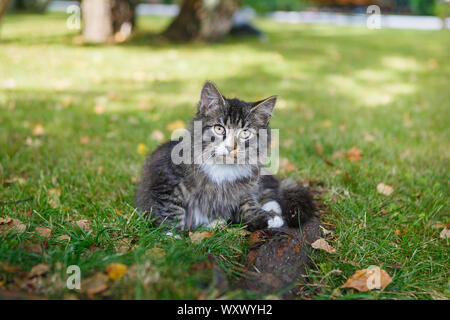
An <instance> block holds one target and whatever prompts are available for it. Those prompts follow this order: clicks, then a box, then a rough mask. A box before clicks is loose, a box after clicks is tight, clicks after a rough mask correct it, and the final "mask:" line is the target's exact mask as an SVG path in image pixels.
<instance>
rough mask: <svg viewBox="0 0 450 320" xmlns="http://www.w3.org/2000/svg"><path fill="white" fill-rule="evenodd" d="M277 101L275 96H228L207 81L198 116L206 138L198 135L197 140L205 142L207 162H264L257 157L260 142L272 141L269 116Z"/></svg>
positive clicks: (197, 118) (203, 151)
mask: <svg viewBox="0 0 450 320" xmlns="http://www.w3.org/2000/svg"><path fill="white" fill-rule="evenodd" d="M275 102H276V97H275V96H272V97H269V98H267V99H264V100H261V101H256V102H244V101H242V100H238V99H227V98H225V97H224V96H223V95H222V94H221V93H220V92H219V90H218V89H217V87H216V86H215V85H214V84H213V83H212V82H206V83H205V85H204V86H203V89H202V92H201V97H200V102H199V105H198V110H197V114H196V116H195V118H194V121H199V122H200V123H201V128H202V139H198V140H200V141H195V139H194V144H196V143H197V145H199V144H200V143H201V146H202V157H203V163H205V162H206V163H211V164H219V163H220V164H222V163H227V164H260V161H259V160H261V159H255V157H256V158H259V156H260V153H261V143H260V142H263V145H264V143H266V144H267V146H268V145H269V144H270V128H269V120H270V117H271V115H272V111H273V108H274V107H275ZM266 134H267V135H266ZM263 139H265V140H266V142H264V141H263ZM265 152H267V150H265Z"/></svg>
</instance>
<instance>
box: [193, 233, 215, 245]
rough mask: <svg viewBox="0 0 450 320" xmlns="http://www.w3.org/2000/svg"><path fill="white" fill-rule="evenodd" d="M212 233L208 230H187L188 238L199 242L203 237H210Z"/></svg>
mask: <svg viewBox="0 0 450 320" xmlns="http://www.w3.org/2000/svg"><path fill="white" fill-rule="evenodd" d="M212 235H213V232H208V231H202V232H200V231H198V232H189V238H191V241H192V242H193V243H200V242H202V241H203V239H206V238H210V237H211V236H212Z"/></svg>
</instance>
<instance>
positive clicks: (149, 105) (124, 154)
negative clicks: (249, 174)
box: [0, 14, 450, 299]
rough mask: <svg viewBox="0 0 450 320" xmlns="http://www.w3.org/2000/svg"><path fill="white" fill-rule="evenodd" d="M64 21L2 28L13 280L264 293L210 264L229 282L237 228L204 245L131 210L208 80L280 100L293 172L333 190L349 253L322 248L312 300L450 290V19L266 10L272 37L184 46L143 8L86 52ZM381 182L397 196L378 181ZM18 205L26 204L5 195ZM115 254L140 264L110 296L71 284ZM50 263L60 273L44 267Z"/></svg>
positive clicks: (0, 95) (20, 19)
mask: <svg viewBox="0 0 450 320" xmlns="http://www.w3.org/2000/svg"><path fill="white" fill-rule="evenodd" d="M65 19H66V17H65V15H61V14H47V15H10V16H7V17H6V18H5V20H4V23H3V26H2V28H1V42H0V150H1V152H0V201H1V202H3V203H2V204H1V206H0V212H1V216H2V217H3V219H7V218H6V217H10V218H13V219H17V220H13V222H10V223H9V225H8V224H6V222H5V221H4V223H3V224H2V225H0V261H1V262H0V290H2V289H3V290H10V291H26V292H28V293H30V294H38V295H44V296H46V297H50V298H76V297H79V298H86V297H87V298H130V299H134V298H137V299H147V298H150V299H197V298H218V297H223V298H242V297H249V296H248V294H247V293H245V292H239V291H235V290H227V291H225V292H220V291H219V290H217V289H216V288H215V286H214V285H212V284H211V272H210V269H209V268H208V263H206V262H205V261H206V260H205V259H206V257H207V256H208V254H213V255H215V256H216V257H217V260H218V263H219V265H220V267H221V268H222V269H223V270H224V271H225V272H227V273H228V275H229V277H230V279H233V278H234V277H236V276H237V275H239V273H240V270H241V267H240V266H241V264H242V263H243V261H244V258H245V253H246V250H247V249H248V241H247V238H246V237H245V236H243V235H242V233H241V232H239V229H231V232H228V231H229V230H227V229H225V230H218V231H216V232H215V233H214V234H213V235H212V236H211V237H210V238H207V239H205V240H204V241H202V242H200V243H192V242H191V241H190V238H189V237H182V238H181V239H173V238H169V237H165V236H163V233H162V230H161V229H159V228H155V227H152V225H151V224H150V223H149V222H148V221H146V220H145V219H143V217H142V216H141V215H140V214H139V213H138V212H136V211H135V210H134V208H133V196H134V192H135V190H136V187H137V184H138V181H139V175H140V170H141V166H142V164H143V161H144V159H145V156H146V154H147V153H148V152H151V151H152V150H153V149H155V148H156V146H157V145H158V144H159V143H160V141H161V134H162V135H164V138H165V139H169V137H170V130H169V129H171V127H174V126H176V125H177V124H178V123H179V121H178V120H180V121H183V122H184V123H186V122H187V121H189V119H190V118H191V117H192V116H193V114H194V112H195V108H196V103H197V101H198V98H199V93H200V89H201V86H202V84H203V82H204V81H205V80H207V79H209V80H212V81H214V82H215V83H216V84H217V85H218V87H219V88H220V89H221V90H222V92H223V93H224V94H225V95H227V96H237V97H240V98H242V99H246V100H256V99H260V98H263V97H267V96H270V95H274V94H277V95H278V96H279V102H278V105H277V107H276V110H275V114H274V117H273V119H272V121H271V124H272V128H277V129H280V155H281V157H282V158H283V159H282V167H281V168H280V172H279V174H278V175H279V176H281V177H292V178H294V179H296V180H297V181H301V182H302V183H305V184H310V185H311V186H312V187H313V188H316V189H319V190H320V191H321V192H322V193H323V198H322V201H323V202H324V203H325V204H326V206H327V208H328V209H327V210H326V212H325V213H324V214H323V216H322V221H323V225H324V227H325V228H326V229H329V230H332V231H333V233H332V234H331V235H327V236H324V237H325V238H326V240H327V241H328V243H329V244H330V245H332V246H333V247H334V248H335V249H336V252H335V253H327V252H325V251H318V250H314V251H313V252H312V260H313V265H312V266H311V268H309V270H308V281H307V282H305V283H303V285H302V286H301V287H300V288H301V290H299V298H304V299H330V298H333V299H357V298H364V299H392V298H393V299H448V298H449V297H450V278H449V257H448V254H449V240H448V238H442V237H440V233H441V232H442V230H443V228H444V226H445V225H447V224H448V223H449V222H450V221H449V220H450V219H449V185H448V182H449V175H448V174H449V156H450V154H449V152H450V143H449V138H450V137H449V134H450V131H449V128H448V124H449V123H450V116H449V114H450V113H449V109H450V108H449V107H450V103H449V101H450V90H449V88H450V50H449V49H450V37H449V33H448V31H404V30H385V29H383V30H368V29H365V28H348V27H336V26H312V25H289V24H277V23H274V22H270V21H267V20H263V19H260V20H258V21H257V24H258V26H260V27H261V28H262V29H263V30H264V31H265V32H267V35H268V39H267V41H264V42H260V41H257V40H253V39H226V40H225V41H224V42H222V43H217V44H200V43H196V44H183V45H181V44H169V43H161V42H160V41H159V40H158V39H157V38H156V37H155V36H154V35H153V34H154V33H155V32H157V31H159V30H162V29H163V28H164V26H165V25H166V24H167V23H168V20H166V19H156V18H140V19H139V21H138V27H139V32H138V34H137V35H136V36H135V37H134V38H133V39H132V40H131V41H130V42H127V43H122V44H118V45H105V46H86V45H82V44H80V43H79V37H78V34H77V32H76V31H71V30H68V29H67V28H66V24H65ZM353 147H356V148H354V149H352V150H353V151H356V153H355V152H350V153H348V151H349V150H351V148H353ZM379 183H384V184H387V185H389V186H392V188H393V192H392V194H390V195H385V194H382V193H379V192H377V186H378V184H379ZM30 198H31V199H30ZM17 200H27V201H24V202H18V203H15V204H11V203H9V204H8V203H5V202H11V201H17ZM80 221H82V222H80ZM83 222H84V223H85V225H83ZM14 223H15V224H16V227H15V228H13V227H11V226H10V225H11V224H14ZM86 224H89V225H88V226H86ZM42 228H44V229H42ZM48 229H49V230H51V234H50V235H49V234H48ZM61 236H64V237H61ZM67 236H69V237H70V239H69V238H68V237H67ZM111 263H121V264H124V265H126V266H127V267H128V271H127V272H126V274H125V276H123V277H122V278H120V279H119V280H108V282H107V286H108V287H109V288H108V289H107V290H104V288H98V287H95V285H93V286H92V288H93V289H92V291H91V292H90V293H89V294H88V293H86V292H84V291H83V290H82V292H81V293H80V292H79V291H76V290H69V289H67V288H66V278H67V276H68V275H67V274H66V268H67V267H68V266H70V265H78V266H79V267H80V268H81V274H82V280H86V279H91V280H92V277H93V276H95V275H96V277H100V278H101V276H99V275H98V274H99V273H101V274H105V272H106V271H105V268H107V266H108V265H110V264H111ZM38 264H45V265H48V267H49V269H48V270H46V269H45V268H44V271H42V273H45V274H43V275H42V276H37V277H34V278H30V277H29V276H28V275H27V272H29V271H30V270H31V268H32V267H33V266H35V265H38ZM370 265H377V266H380V267H381V268H382V269H384V270H386V271H387V273H388V274H389V275H390V276H391V278H392V279H393V282H392V283H391V284H390V285H389V286H387V287H386V288H385V289H384V290H372V291H368V292H364V293H359V292H358V291H355V290H353V289H346V288H345V289H344V288H340V286H341V285H343V284H344V282H345V281H346V279H347V278H349V277H350V276H351V275H352V274H353V273H354V272H355V271H356V270H359V269H363V268H367V267H369V266H370ZM14 266H18V267H20V269H17V268H15V267H14ZM113 266H114V265H113ZM119 266H120V265H119ZM119 269H120V268H119ZM109 270H110V269H109ZM113 271H114V270H113ZM116 271H117V270H116ZM35 272H37V273H39V270H37V271H36V269H35ZM117 272H118V273H119V274H120V270H118V271H117ZM110 276H111V277H112V278H118V276H117V277H115V276H114V272H113V274H111V273H110Z"/></svg>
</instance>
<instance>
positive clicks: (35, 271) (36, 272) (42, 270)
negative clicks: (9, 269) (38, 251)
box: [28, 263, 50, 278]
mask: <svg viewBox="0 0 450 320" xmlns="http://www.w3.org/2000/svg"><path fill="white" fill-rule="evenodd" d="M48 270H50V267H49V266H48V264H45V263H41V264H38V265H35V266H34V267H33V268H31V270H30V273H29V274H28V277H29V278H33V277H39V276H42V275H44V274H46V273H47V272H48Z"/></svg>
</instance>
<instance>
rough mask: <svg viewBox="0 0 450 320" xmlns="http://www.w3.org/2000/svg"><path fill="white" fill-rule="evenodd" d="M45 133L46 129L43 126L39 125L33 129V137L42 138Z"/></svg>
mask: <svg viewBox="0 0 450 320" xmlns="http://www.w3.org/2000/svg"><path fill="white" fill-rule="evenodd" d="M44 133H45V128H44V126H43V125H42V124H37V125H35V126H34V128H33V135H35V136H42V135H43V134H44Z"/></svg>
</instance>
